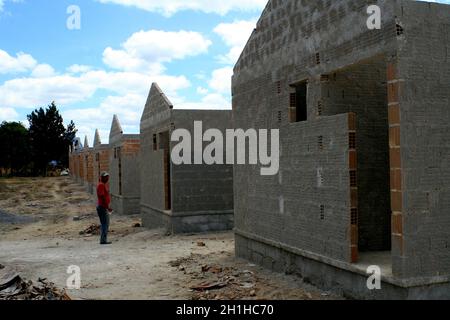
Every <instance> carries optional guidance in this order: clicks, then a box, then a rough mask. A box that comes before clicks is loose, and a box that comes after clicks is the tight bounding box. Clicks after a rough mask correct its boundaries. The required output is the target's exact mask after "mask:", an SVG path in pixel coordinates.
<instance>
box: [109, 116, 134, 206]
mask: <svg viewBox="0 0 450 320" xmlns="http://www.w3.org/2000/svg"><path fill="white" fill-rule="evenodd" d="M114 122H116V124H115V123H114ZM115 126H117V127H118V128H120V123H119V122H118V119H116V117H115V119H114V120H113V125H112V128H111V135H110V147H111V152H110V155H109V158H110V159H109V171H110V182H109V185H110V192H111V198H112V204H111V205H112V208H113V209H114V210H115V211H116V212H117V213H119V214H138V213H139V212H140V191H141V185H140V167H139V151H140V139H139V135H124V134H123V132H122V130H121V128H120V129H119V130H118V131H117V130H115V128H114V127H115ZM114 131H117V132H114Z"/></svg>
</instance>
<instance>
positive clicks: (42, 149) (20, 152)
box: [0, 102, 77, 176]
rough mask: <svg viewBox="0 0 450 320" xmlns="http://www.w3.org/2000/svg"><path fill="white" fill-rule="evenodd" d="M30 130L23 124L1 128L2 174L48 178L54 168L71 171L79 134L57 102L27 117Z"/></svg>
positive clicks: (0, 154) (9, 124) (6, 125)
mask: <svg viewBox="0 0 450 320" xmlns="http://www.w3.org/2000/svg"><path fill="white" fill-rule="evenodd" d="M27 119H28V123H29V127H28V128H26V127H25V126H24V125H23V124H22V123H20V122H3V123H2V124H1V125H0V174H1V175H8V176H38V175H47V172H48V170H49V169H50V168H55V167H59V168H67V167H68V165H69V157H68V151H69V148H70V147H71V146H72V142H73V140H74V139H75V136H76V134H77V129H76V127H75V124H74V122H73V121H71V122H70V123H69V125H67V126H64V120H63V118H62V116H61V115H60V113H59V110H58V108H57V106H56V104H55V103H54V102H52V103H51V104H50V105H49V106H48V107H47V108H45V109H44V108H39V109H36V110H34V111H33V112H32V113H31V114H29V115H28V116H27Z"/></svg>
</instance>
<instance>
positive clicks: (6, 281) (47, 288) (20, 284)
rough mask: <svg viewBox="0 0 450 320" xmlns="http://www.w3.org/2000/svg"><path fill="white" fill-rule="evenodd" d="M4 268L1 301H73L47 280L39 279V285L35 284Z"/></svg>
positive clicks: (1, 277) (0, 275)
mask: <svg viewBox="0 0 450 320" xmlns="http://www.w3.org/2000/svg"><path fill="white" fill-rule="evenodd" d="M2 267H3V268H0V270H1V271H0V300H60V301H62V300H71V298H70V297H69V296H68V295H67V293H66V292H65V290H59V289H58V288H56V287H55V285H54V284H53V283H51V282H48V281H47V279H38V281H37V283H33V281H26V280H25V279H23V278H22V277H21V276H20V275H19V274H17V273H15V272H12V271H9V270H7V269H6V268H5V267H4V266H2Z"/></svg>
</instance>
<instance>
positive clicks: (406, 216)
mask: <svg viewBox="0 0 450 320" xmlns="http://www.w3.org/2000/svg"><path fill="white" fill-rule="evenodd" d="M401 6H402V7H401V9H402V10H401V12H399V15H398V24H399V31H400V32H399V33H400V35H399V51H398V55H397V57H396V58H395V59H393V60H392V63H391V64H390V68H389V108H390V146H391V176H392V178H391V181H392V182H391V193H392V207H393V211H394V214H393V221H392V223H393V254H394V266H393V267H394V270H395V272H397V273H399V274H401V275H402V276H403V277H407V278H408V277H416V276H419V275H420V276H423V277H434V278H439V279H441V278H442V277H446V276H447V277H448V276H449V275H450V250H449V246H450V206H449V204H450V183H449V181H450V141H449V139H448V137H449V134H450V112H449V110H450V109H449V104H450V6H448V5H443V4H434V3H427V4H422V3H417V2H413V1H402V2H401Z"/></svg>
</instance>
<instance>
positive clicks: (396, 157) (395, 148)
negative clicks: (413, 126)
mask: <svg viewBox="0 0 450 320" xmlns="http://www.w3.org/2000/svg"><path fill="white" fill-rule="evenodd" d="M387 81H388V103H389V148H390V167H391V208H392V246H393V250H395V251H396V252H398V253H399V254H400V255H403V250H404V243H403V193H402V161H401V139H400V129H401V128H400V104H399V92H400V83H401V80H400V79H399V78H398V74H397V65H396V64H395V63H389V64H388V66H387Z"/></svg>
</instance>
